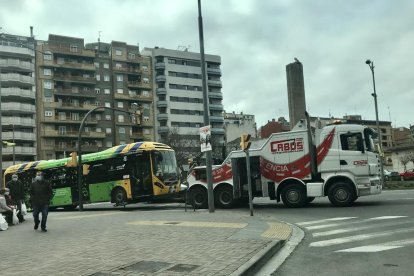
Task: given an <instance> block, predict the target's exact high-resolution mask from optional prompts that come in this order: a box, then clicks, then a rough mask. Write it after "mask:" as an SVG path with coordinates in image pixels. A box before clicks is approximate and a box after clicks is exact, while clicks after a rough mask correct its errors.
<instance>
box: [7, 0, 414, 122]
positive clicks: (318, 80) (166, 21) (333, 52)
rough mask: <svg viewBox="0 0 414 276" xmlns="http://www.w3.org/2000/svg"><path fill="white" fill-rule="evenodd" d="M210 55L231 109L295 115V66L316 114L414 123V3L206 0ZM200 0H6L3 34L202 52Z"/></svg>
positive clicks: (261, 117)
mask: <svg viewBox="0 0 414 276" xmlns="http://www.w3.org/2000/svg"><path fill="white" fill-rule="evenodd" d="M202 11H203V24H204V40H205V52H206V53H208V54H216V55H220V56H221V60H222V82H223V88H222V91H223V96H224V100H223V104H224V108H225V110H226V111H227V112H232V111H235V112H244V113H245V114H254V115H255V116H256V122H257V124H258V126H262V125H263V124H265V123H266V122H267V121H268V120H271V119H272V118H275V119H277V118H278V117H281V116H284V117H285V118H287V119H288V117H289V113H288V104H287V86H286V69H285V68H286V65H287V64H288V63H291V62H293V61H294V60H293V58H294V57H296V58H298V59H299V60H300V61H301V62H302V64H303V66H304V79H305V93H306V106H307V109H308V111H309V112H310V114H311V115H312V116H320V117H328V116H329V115H331V116H335V117H342V116H343V115H346V114H347V115H351V114H359V115H361V116H362V118H363V119H367V120H375V107H374V99H373V97H372V96H371V93H372V92H373V85H372V75H371V71H370V69H369V67H368V65H366V64H365V60H366V59H367V58H369V59H371V60H373V61H374V65H375V78H376V88H377V94H378V109H379V119H380V120H384V121H391V122H392V125H393V126H397V127H400V126H405V127H408V126H409V125H410V124H414V116H413V106H414V89H413V87H414V84H413V79H414V70H413V68H414V50H413V47H414V20H413V14H414V1H412V0H395V1H389V0H382V1H380V0H378V1H375V0H371V1H360V0H343V1H339V0H312V1H311V0H309V1H299V0H296V1H295V0H202ZM197 17H198V10H197V0H87V1H84V0H61V1H58V0H13V1H12V0H0V27H1V28H2V30H1V31H0V32H6V33H10V34H18V35H29V26H33V27H34V34H35V36H36V38H37V39H41V40H47V38H48V35H49V34H59V35H67V36H74V37H80V38H84V39H85V43H90V42H96V41H97V39H98V32H99V31H101V41H104V42H110V41H112V40H117V41H124V42H127V43H129V44H134V45H136V44H138V43H139V45H140V47H141V49H142V48H143V47H154V46H159V47H164V48H170V49H178V47H179V46H187V47H190V51H194V52H199V49H200V48H199V37H198V25H197V24H198V21H197V20H198V19H197Z"/></svg>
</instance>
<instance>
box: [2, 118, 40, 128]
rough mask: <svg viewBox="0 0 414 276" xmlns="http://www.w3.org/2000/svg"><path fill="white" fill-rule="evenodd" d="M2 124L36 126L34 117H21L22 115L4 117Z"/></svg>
mask: <svg viewBox="0 0 414 276" xmlns="http://www.w3.org/2000/svg"><path fill="white" fill-rule="evenodd" d="M1 120H2V121H1V123H2V125H15V126H26V127H35V126H36V123H35V120H34V119H30V118H20V117H2V118H1Z"/></svg>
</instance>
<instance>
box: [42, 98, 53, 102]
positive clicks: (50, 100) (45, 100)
mask: <svg viewBox="0 0 414 276" xmlns="http://www.w3.org/2000/svg"><path fill="white" fill-rule="evenodd" d="M44 102H45V103H53V98H52V97H45V98H44Z"/></svg>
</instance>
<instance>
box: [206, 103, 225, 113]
mask: <svg viewBox="0 0 414 276" xmlns="http://www.w3.org/2000/svg"><path fill="white" fill-rule="evenodd" d="M209 108H210V109H211V110H217V111H222V110H223V104H221V103H216V104H212V103H211V104H209Z"/></svg>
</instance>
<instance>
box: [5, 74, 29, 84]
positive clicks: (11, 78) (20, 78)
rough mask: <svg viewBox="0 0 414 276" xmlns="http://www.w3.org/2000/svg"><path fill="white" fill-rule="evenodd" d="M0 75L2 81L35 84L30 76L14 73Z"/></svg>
mask: <svg viewBox="0 0 414 276" xmlns="http://www.w3.org/2000/svg"><path fill="white" fill-rule="evenodd" d="M0 76H1V81H2V82H16V83H22V84H29V85H34V84H35V82H34V78H33V77H30V76H24V75H20V74H16V73H9V74H1V75H0ZM3 85H4V84H3Z"/></svg>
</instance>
